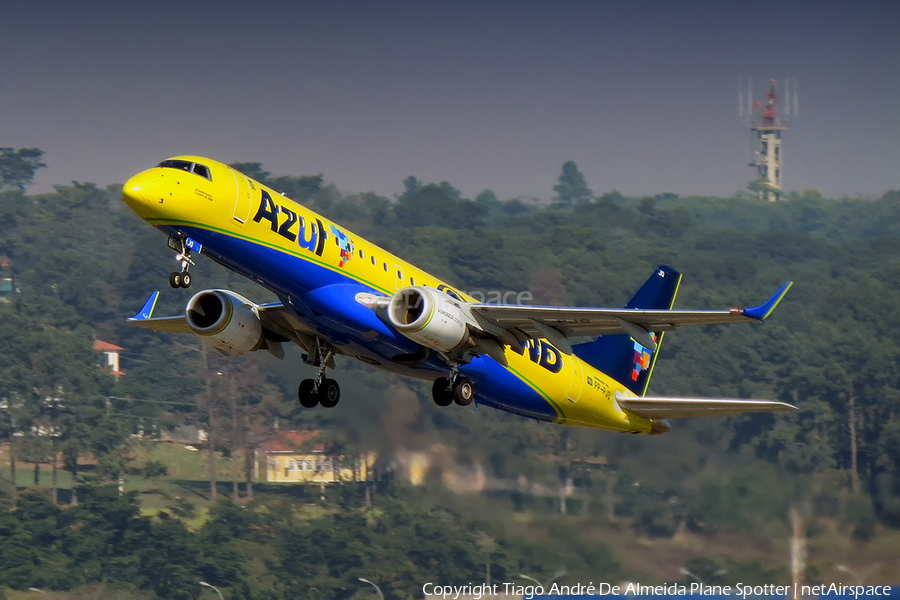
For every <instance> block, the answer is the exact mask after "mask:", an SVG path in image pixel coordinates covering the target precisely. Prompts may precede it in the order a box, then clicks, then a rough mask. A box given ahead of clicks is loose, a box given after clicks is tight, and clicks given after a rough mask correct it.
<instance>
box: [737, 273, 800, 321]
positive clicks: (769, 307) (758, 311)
mask: <svg viewBox="0 0 900 600" xmlns="http://www.w3.org/2000/svg"><path fill="white" fill-rule="evenodd" d="M792 285H794V282H793V281H788V282H787V283H786V284H784V285H783V286H781V289H780V290H778V291H777V292H775V295H774V296H772V297H771V298H769V299H768V300H767V301H766V303H765V304H761V305H760V306H754V307H753V308H745V309H744V315H746V316H748V317H750V318H751V319H758V320H760V321H762V320H763V319H765V318H766V317H768V316H769V315H770V314H772V311H773V310H775V307H776V306H778V303H779V302H781V299H782V298H784V295H785V294H787V293H788V290H789V289H791V286H792Z"/></svg>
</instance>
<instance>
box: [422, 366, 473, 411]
mask: <svg viewBox="0 0 900 600" xmlns="http://www.w3.org/2000/svg"><path fill="white" fill-rule="evenodd" d="M431 397H432V399H434V403H435V404H437V405H438V406H450V404H452V403H453V402H456V403H457V404H458V405H460V406H468V405H469V404H472V400H474V399H475V383H474V382H473V381H472V380H471V379H469V378H468V377H460V376H459V371H457V370H456V369H454V370H453V372H452V373H451V374H450V377H438V378H437V379H435V380H434V385H433V386H432V387H431Z"/></svg>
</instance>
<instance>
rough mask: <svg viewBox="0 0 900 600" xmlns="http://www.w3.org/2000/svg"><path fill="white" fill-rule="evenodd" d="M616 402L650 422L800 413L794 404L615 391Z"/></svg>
mask: <svg viewBox="0 0 900 600" xmlns="http://www.w3.org/2000/svg"><path fill="white" fill-rule="evenodd" d="M616 402H618V403H619V406H621V407H622V408H624V409H627V410H629V411H631V412H633V413H634V414H636V415H638V416H640V417H645V418H647V419H681V418H685V417H720V416H724V415H739V414H742V413H756V412H779V411H788V410H797V407H796V406H794V405H792V404H787V403H786V402H774V401H772V400H730V399H712V398H662V397H652V396H641V397H637V396H626V395H625V394H623V393H622V392H616Z"/></svg>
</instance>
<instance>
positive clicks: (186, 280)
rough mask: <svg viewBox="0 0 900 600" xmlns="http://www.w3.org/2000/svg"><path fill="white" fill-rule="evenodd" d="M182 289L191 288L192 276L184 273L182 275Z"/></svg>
mask: <svg viewBox="0 0 900 600" xmlns="http://www.w3.org/2000/svg"><path fill="white" fill-rule="evenodd" d="M181 287H183V288H185V289H187V288H189V287H191V274H190V273H187V272H184V273H182V274H181Z"/></svg>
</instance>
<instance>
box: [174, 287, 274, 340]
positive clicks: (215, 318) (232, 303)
mask: <svg viewBox="0 0 900 600" xmlns="http://www.w3.org/2000/svg"><path fill="white" fill-rule="evenodd" d="M255 308H256V305H255V304H254V303H252V302H250V301H249V300H247V299H246V298H244V297H243V296H241V295H240V294H236V293H235V292H231V291H228V290H204V291H202V292H199V293H198V294H196V295H194V297H192V298H191V299H190V300H188V303H187V307H186V308H185V309H184V316H185V320H186V321H187V324H188V327H190V328H191V330H192V331H193V332H194V333H196V334H197V335H199V336H200V337H202V338H203V339H204V340H206V341H207V342H209V343H210V344H211V345H212V346H213V347H214V348H216V349H217V350H220V351H221V352H224V353H225V354H244V353H246V352H251V351H253V350H256V349H257V348H259V347H260V345H261V344H262V342H263V331H262V323H261V322H260V320H259V315H258V314H257V313H256V311H255V310H254V309H255Z"/></svg>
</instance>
